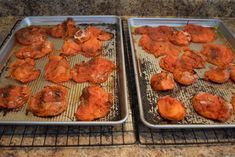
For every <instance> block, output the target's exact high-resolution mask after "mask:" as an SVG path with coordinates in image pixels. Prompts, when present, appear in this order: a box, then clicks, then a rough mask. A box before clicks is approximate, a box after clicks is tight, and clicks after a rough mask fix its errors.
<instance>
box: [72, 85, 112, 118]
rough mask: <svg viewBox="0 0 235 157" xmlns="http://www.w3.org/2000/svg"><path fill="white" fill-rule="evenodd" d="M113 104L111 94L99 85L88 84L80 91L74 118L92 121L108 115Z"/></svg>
mask: <svg viewBox="0 0 235 157" xmlns="http://www.w3.org/2000/svg"><path fill="white" fill-rule="evenodd" d="M112 104H113V95H112V94H111V93H107V92H106V91H105V90H104V89H103V88H101V87H100V86H88V87H85V88H84V89H83V91H82V95H81V97H80V104H79V106H78V108H77V112H76V118H77V120H80V121H93V120H96V119H98V118H102V117H105V116H107V115H108V113H109V112H110V108H111V106H112Z"/></svg>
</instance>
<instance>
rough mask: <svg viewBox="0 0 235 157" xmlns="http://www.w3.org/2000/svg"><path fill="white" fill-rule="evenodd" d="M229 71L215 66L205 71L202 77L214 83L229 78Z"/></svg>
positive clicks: (222, 81)
mask: <svg viewBox="0 0 235 157" xmlns="http://www.w3.org/2000/svg"><path fill="white" fill-rule="evenodd" d="M229 76H230V73H229V71H228V70H227V69H221V68H215V69H210V70H208V71H206V72H205V74H204V79H205V80H207V81H212V82H215V83H224V82H226V81H228V80H229Z"/></svg>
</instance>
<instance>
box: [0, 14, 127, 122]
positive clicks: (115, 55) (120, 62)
mask: <svg viewBox="0 0 235 157" xmlns="http://www.w3.org/2000/svg"><path fill="white" fill-rule="evenodd" d="M67 18H72V19H73V20H74V21H75V23H76V25H77V26H79V27H80V28H84V27H86V26H88V25H94V26H97V27H100V28H102V29H105V30H107V31H108V32H111V33H113V34H114V37H113V39H112V40H110V41H107V42H104V45H103V50H102V56H103V57H105V58H107V59H109V60H111V61H112V62H113V63H115V64H116V66H117V68H116V70H115V71H114V72H113V73H112V74H111V76H110V77H109V79H108V81H106V82H105V83H102V84H101V85H102V86H103V88H104V89H105V90H106V91H108V92H110V93H113V96H114V102H113V106H112V108H111V111H110V113H109V114H108V115H107V116H106V117H104V118H101V119H99V120H96V121H76V120H75V116H74V114H75V112H76V109H77V107H78V104H79V97H80V95H81V93H82V90H83V88H84V87H86V86H88V85H89V83H81V84H80V83H79V84H78V83H75V82H73V81H68V82H65V83H62V85H64V86H66V87H68V88H69V89H68V91H69V95H68V102H69V104H68V108H67V110H66V111H65V112H63V113H62V114H61V115H59V116H56V117H51V118H40V117H36V116H34V115H33V114H32V113H28V114H27V104H26V105H24V107H23V108H22V109H20V110H19V111H16V112H14V111H10V112H7V113H6V114H5V113H4V112H3V111H1V112H0V124H37V125H45V124H46V125H116V124H121V123H123V122H125V120H126V119H127V116H128V108H127V105H128V103H127V85H126V70H125V62H124V51H123V37H122V25H121V19H120V18H119V17H117V16H38V17H26V18H24V19H23V20H21V21H20V22H19V23H18V24H17V25H16V27H15V29H14V30H12V31H11V34H10V35H9V37H8V39H7V40H6V42H5V43H4V45H3V47H2V48H1V50H0V63H1V69H2V70H1V77H0V86H1V87H2V86H5V85H8V84H19V85H21V84H20V83H19V82H16V81H14V80H13V79H10V78H6V77H5V76H6V75H7V65H8V63H11V62H12V61H14V60H15V59H16V58H15V55H14V51H15V50H17V49H18V48H19V47H20V45H19V44H17V43H16V42H15V37H14V34H15V32H16V31H17V30H19V29H20V28H23V27H26V26H31V25H39V26H43V27H44V26H45V27H52V26H53V25H56V24H59V23H62V22H63V21H65V20H66V19H67ZM49 40H50V41H52V43H53V45H54V47H55V49H56V51H55V52H53V53H52V54H59V53H60V49H61V47H62V45H63V40H62V39H56V38H51V37H49ZM89 59H90V58H85V57H83V56H82V55H80V54H79V55H76V56H73V57H69V63H70V67H71V68H72V67H73V66H74V65H75V64H76V63H81V62H82V61H87V60H89ZM47 62H48V57H47V56H46V57H43V58H41V59H38V60H36V68H37V69H40V70H41V75H40V77H39V78H38V79H37V80H34V81H32V82H30V83H27V84H26V85H28V86H29V87H30V88H31V91H32V93H31V94H32V95H34V94H35V93H37V92H39V91H40V90H41V89H42V88H43V87H44V86H45V85H51V84H53V83H51V82H48V81H46V80H45V78H44V66H45V64H46V63H47Z"/></svg>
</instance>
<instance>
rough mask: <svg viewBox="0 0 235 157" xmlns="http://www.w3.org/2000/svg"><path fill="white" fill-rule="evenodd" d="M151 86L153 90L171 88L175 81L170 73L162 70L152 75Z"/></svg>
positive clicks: (173, 86)
mask: <svg viewBox="0 0 235 157" xmlns="http://www.w3.org/2000/svg"><path fill="white" fill-rule="evenodd" d="M151 87H152V89H153V90H155V91H166V90H171V89H174V88H175V82H174V79H173V78H172V76H171V74H170V73H168V72H164V71H163V72H161V73H158V74H154V75H153V76H152V78H151Z"/></svg>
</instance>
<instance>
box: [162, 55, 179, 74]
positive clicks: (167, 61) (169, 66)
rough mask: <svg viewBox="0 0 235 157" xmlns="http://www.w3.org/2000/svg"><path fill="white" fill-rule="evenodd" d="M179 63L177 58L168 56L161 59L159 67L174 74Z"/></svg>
mask: <svg viewBox="0 0 235 157" xmlns="http://www.w3.org/2000/svg"><path fill="white" fill-rule="evenodd" d="M177 62H178V59H177V57H174V56H171V55H168V56H165V57H163V58H161V59H160V63H159V65H160V67H161V68H162V69H164V70H166V71H169V72H172V73H173V72H174V70H175V68H176V65H177Z"/></svg>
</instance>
